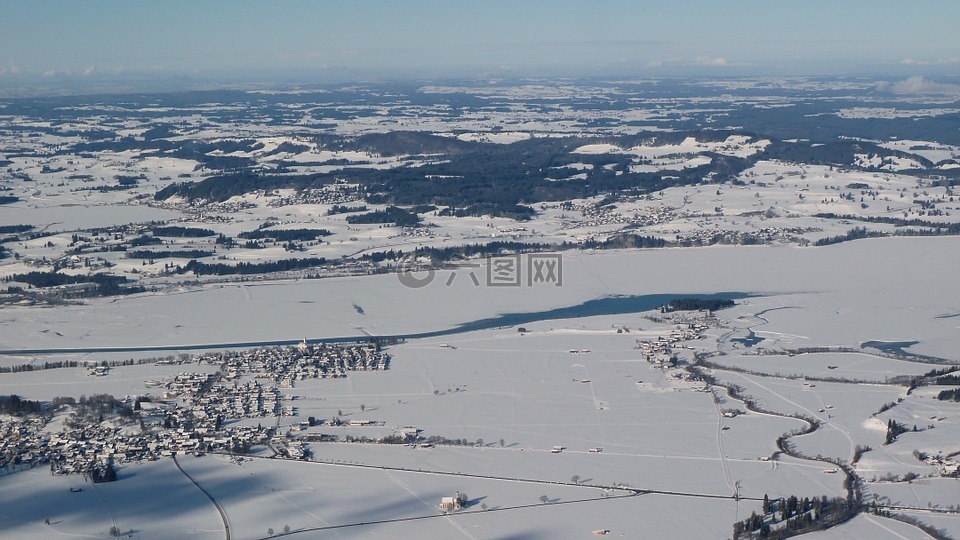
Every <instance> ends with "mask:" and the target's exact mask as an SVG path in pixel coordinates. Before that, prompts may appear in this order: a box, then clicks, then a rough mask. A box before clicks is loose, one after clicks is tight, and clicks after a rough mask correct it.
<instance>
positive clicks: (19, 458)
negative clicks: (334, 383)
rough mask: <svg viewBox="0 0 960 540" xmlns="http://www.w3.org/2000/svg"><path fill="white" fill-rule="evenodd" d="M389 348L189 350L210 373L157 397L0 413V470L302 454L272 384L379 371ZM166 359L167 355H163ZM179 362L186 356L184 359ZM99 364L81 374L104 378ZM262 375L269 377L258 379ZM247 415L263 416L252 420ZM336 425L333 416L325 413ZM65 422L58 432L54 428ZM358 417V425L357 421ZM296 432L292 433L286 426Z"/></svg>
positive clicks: (95, 473) (181, 378) (101, 472)
mask: <svg viewBox="0 0 960 540" xmlns="http://www.w3.org/2000/svg"><path fill="white" fill-rule="evenodd" d="M389 358H390V357H389V355H388V354H387V353H385V352H382V351H380V350H379V347H378V346H376V345H373V344H367V343H363V344H359V343H358V344H337V345H330V344H317V345H310V344H307V343H306V341H304V342H302V343H301V344H300V345H299V346H297V347H273V348H267V349H256V350H251V351H238V352H224V353H210V354H203V355H199V356H197V357H196V358H190V359H189V361H191V362H192V363H197V364H213V365H218V366H220V370H219V371H218V372H216V373H192V372H182V373H179V374H177V375H176V376H174V377H172V378H170V379H169V380H167V381H165V382H163V381H153V380H151V381H147V386H159V387H161V390H162V392H160V394H159V395H157V396H153V395H143V396H125V397H124V398H122V399H119V400H118V399H115V398H114V397H113V396H109V395H105V394H104V395H94V396H90V398H89V399H88V398H86V397H85V396H83V397H81V398H80V400H76V399H74V398H56V399H54V400H53V402H51V404H50V407H49V410H48V411H47V413H46V414H44V415H41V416H37V415H28V416H24V417H23V418H11V419H0V435H2V437H0V474H3V473H9V472H13V471H16V470H22V469H26V468H33V467H36V466H40V465H49V467H50V472H51V474H82V475H84V476H85V477H86V476H89V477H92V478H94V479H97V480H100V479H108V478H110V476H111V474H110V473H109V471H114V472H113V473H112V474H113V476H114V477H115V467H118V466H122V465H123V464H124V463H129V462H134V461H138V462H139V461H153V460H156V459H159V458H161V457H166V456H172V455H175V454H178V453H180V454H198V455H199V454H202V453H204V452H225V453H239V454H244V453H249V452H250V451H251V448H252V447H254V446H257V445H260V446H266V447H267V448H268V449H271V450H272V451H273V453H274V454H275V455H276V454H280V455H283V456H286V457H292V458H296V459H299V458H303V457H305V456H306V450H305V448H304V445H303V444H302V443H301V442H298V441H290V442H288V441H286V440H285V437H284V436H282V435H279V434H278V429H277V427H276V426H277V425H278V421H279V419H280V418H281V417H284V416H296V414H297V410H296V408H295V407H294V406H292V405H291V404H289V403H288V402H286V401H287V399H289V396H287V397H286V399H285V396H283V395H282V394H281V392H280V389H279V388H278V386H277V384H279V385H280V386H283V387H292V386H293V385H294V384H295V381H297V380H302V379H305V378H329V377H339V378H342V377H345V376H346V374H347V372H349V371H355V370H385V369H387V367H388V366H389ZM160 362H166V363H169V362H172V360H160ZM178 362H180V363H182V362H184V359H183V358H181V359H180V360H179V361H178ZM108 372H109V369H108V368H105V367H102V366H98V367H95V368H93V369H90V370H89V374H88V375H87V376H90V377H104V376H108ZM258 379H267V380H268V381H267V383H266V384H264V383H262V382H261V381H260V380H258ZM244 419H262V421H261V422H258V423H257V424H256V425H253V424H251V423H248V422H242V420H244ZM330 422H331V423H332V424H336V423H339V422H340V420H339V418H333V419H331V420H330ZM58 425H62V426H63V429H61V430H60V431H56V426H58ZM358 425H360V424H359V423H358ZM291 435H292V433H291Z"/></svg>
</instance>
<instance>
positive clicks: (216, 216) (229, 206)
mask: <svg viewBox="0 0 960 540" xmlns="http://www.w3.org/2000/svg"><path fill="white" fill-rule="evenodd" d="M141 202H142V203H143V204H145V205H147V206H152V207H154V208H162V209H164V210H176V211H178V212H183V213H184V214H185V215H186V216H187V217H186V219H184V220H182V221H190V222H199V223H226V222H228V221H230V220H231V219H232V218H230V217H227V216H224V215H222V214H235V213H237V212H240V211H243V210H249V209H251V208H256V207H257V204H256V203H253V202H250V201H243V200H230V201H223V202H209V201H206V200H201V199H198V200H194V201H183V200H180V199H177V198H171V199H168V200H165V201H157V200H154V199H153V197H149V198H145V199H142V201H141Z"/></svg>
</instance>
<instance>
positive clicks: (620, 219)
mask: <svg viewBox="0 0 960 540" xmlns="http://www.w3.org/2000/svg"><path fill="white" fill-rule="evenodd" d="M561 208H563V209H569V210H579V211H580V215H581V216H582V217H583V219H580V220H577V221H573V222H569V223H565V224H564V226H563V228H565V229H573V228H581V227H597V226H602V225H634V226H640V227H645V226H648V225H659V224H662V223H669V222H670V221H672V220H673V219H674V218H675V217H676V213H675V212H674V209H673V208H670V207H667V206H664V205H659V206H645V207H643V208H642V209H640V211H639V212H637V213H635V214H634V215H632V216H627V215H624V214H622V213H620V212H617V211H614V210H612V209H610V208H608V207H607V206H605V205H600V204H596V203H585V204H573V203H564V205H562V206H561Z"/></svg>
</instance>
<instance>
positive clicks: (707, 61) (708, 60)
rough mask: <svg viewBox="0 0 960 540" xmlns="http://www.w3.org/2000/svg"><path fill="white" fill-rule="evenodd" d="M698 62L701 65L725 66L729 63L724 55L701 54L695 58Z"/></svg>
mask: <svg viewBox="0 0 960 540" xmlns="http://www.w3.org/2000/svg"><path fill="white" fill-rule="evenodd" d="M694 60H695V61H696V63H697V64H699V65H701V66H725V65H727V59H726V58H724V57H722V56H717V57H710V56H705V55H701V56H698V57H696V58H695V59H694Z"/></svg>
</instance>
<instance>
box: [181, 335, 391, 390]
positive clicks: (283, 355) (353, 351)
mask: <svg viewBox="0 0 960 540" xmlns="http://www.w3.org/2000/svg"><path fill="white" fill-rule="evenodd" d="M197 360H198V361H199V362H203V363H208V364H214V365H218V366H221V371H222V372H223V374H224V378H225V379H226V380H235V379H238V378H240V377H241V376H242V375H245V374H250V375H253V376H254V377H256V378H263V379H268V380H271V381H273V382H274V383H276V384H277V385H279V386H280V387H283V388H290V387H293V386H294V384H295V383H296V381H299V380H303V379H325V378H341V377H346V374H347V372H348V371H380V370H385V369H387V368H388V367H389V365H390V356H389V355H388V354H386V353H384V352H382V351H380V350H378V348H377V347H376V346H375V345H371V344H351V345H329V344H324V343H319V344H313V345H311V344H307V343H306V341H304V342H303V343H300V344H299V345H298V346H297V347H295V348H294V347H271V348H266V349H254V350H248V351H229V352H222V353H210V354H204V355H202V356H200V357H198V358H197Z"/></svg>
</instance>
